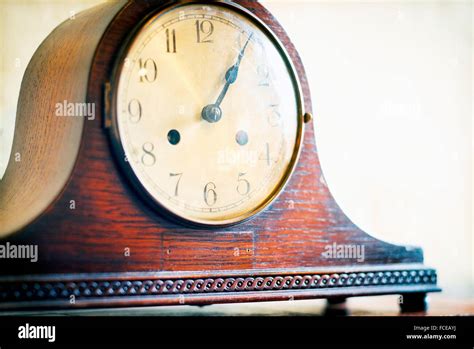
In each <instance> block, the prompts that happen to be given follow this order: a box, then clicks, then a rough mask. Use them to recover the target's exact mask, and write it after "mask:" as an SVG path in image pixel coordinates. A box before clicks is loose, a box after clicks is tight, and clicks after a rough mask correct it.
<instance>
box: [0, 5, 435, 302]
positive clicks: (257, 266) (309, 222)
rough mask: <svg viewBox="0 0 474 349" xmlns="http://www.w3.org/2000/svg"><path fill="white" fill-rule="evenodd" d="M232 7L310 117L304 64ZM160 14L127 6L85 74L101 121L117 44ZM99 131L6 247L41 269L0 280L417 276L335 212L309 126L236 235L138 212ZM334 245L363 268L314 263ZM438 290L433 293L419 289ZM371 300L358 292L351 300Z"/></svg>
mask: <svg viewBox="0 0 474 349" xmlns="http://www.w3.org/2000/svg"><path fill="white" fill-rule="evenodd" d="M236 2H237V3H239V4H240V5H242V6H244V7H245V8H247V9H249V10H250V11H251V12H253V13H254V14H256V15H257V16H258V17H259V18H260V19H262V20H263V21H264V22H265V23H266V24H267V25H268V26H269V27H270V28H271V29H272V30H273V32H274V33H276V35H277V36H278V37H279V39H280V40H281V42H282V43H283V44H284V46H285V48H286V50H287V51H288V52H289V54H290V56H291V58H292V60H293V63H294V65H295V67H296V69H297V72H298V75H299V79H300V83H301V86H302V90H303V94H304V108H305V111H307V112H311V111H312V105H311V98H310V91H309V85H308V81H307V79H306V74H305V72H304V68H303V64H302V62H301V60H300V58H299V56H298V53H297V51H296V49H295V47H294V46H293V44H292V43H291V41H290V39H289V38H288V36H287V35H286V33H285V31H284V30H283V28H282V27H281V26H280V25H279V24H278V22H277V21H276V20H275V19H274V18H273V16H272V15H271V14H270V13H269V12H268V11H267V10H266V9H265V8H264V7H263V6H262V5H261V4H259V3H258V2H256V1H236ZM163 5H164V3H163V2H160V1H140V2H138V1H137V2H129V3H128V4H127V5H126V6H125V7H124V8H123V9H122V11H120V13H119V14H118V15H117V16H116V17H115V18H114V20H113V21H112V22H111V24H110V25H109V26H108V28H107V30H106V31H105V32H104V35H103V37H102V39H101V41H100V44H99V46H98V48H97V50H96V51H95V56H94V58H93V60H92V63H91V66H90V76H89V83H88V89H87V90H88V93H87V101H88V102H91V103H95V104H96V108H97V109H96V110H97V112H98V115H101V114H102V113H101V111H103V110H104V103H103V102H104V92H103V91H104V84H105V83H106V82H107V81H109V80H110V77H111V73H112V72H111V69H112V67H113V64H114V60H115V58H116V57H117V55H118V52H119V49H120V43H122V42H124V40H125V38H126V37H127V35H128V34H129V33H130V32H131V31H132V30H133V28H134V27H135V26H136V24H137V23H138V22H139V21H140V20H141V19H143V18H144V17H146V16H147V15H149V14H150V13H151V12H153V11H155V10H156V9H157V8H159V7H160V6H163ZM57 30H60V28H59V29H57ZM49 54H54V52H50V53H49ZM103 122H104V120H103V119H102V117H99V118H96V120H94V121H86V122H85V123H84V130H83V136H82V144H81V148H80V151H79V154H78V157H77V161H76V166H75V168H74V170H73V172H72V174H71V176H70V179H69V182H68V183H67V185H66V187H65V188H64V190H63V192H62V194H61V195H60V196H59V197H58V198H57V199H56V201H55V202H54V203H52V204H51V205H50V206H49V208H48V209H47V211H46V212H45V213H44V214H43V215H42V216H41V217H40V218H39V219H37V220H36V221H35V222H34V223H32V224H30V225H28V226H27V227H26V228H24V229H22V230H21V231H19V232H17V233H16V234H15V235H13V236H11V237H10V238H9V239H8V241H10V242H11V243H16V244H22V243H28V244H31V243H34V244H38V245H39V253H40V260H39V262H38V263H34V264H29V265H28V266H27V267H25V264H24V262H16V261H1V263H2V266H3V267H2V268H0V275H27V274H29V277H31V275H33V276H35V275H45V274H54V273H59V274H65V273H113V274H114V275H115V276H119V275H120V273H130V272H155V273H167V272H183V271H186V272H190V273H191V275H193V273H194V274H195V275H199V273H202V272H206V273H210V275H212V273H213V271H214V272H216V273H219V272H221V271H223V270H235V271H245V272H246V273H248V275H253V274H255V273H257V271H262V270H264V271H265V272H266V273H272V271H278V270H282V269H284V270H292V271H294V272H298V271H307V270H308V269H310V270H313V271H318V270H322V269H324V268H327V267H338V268H340V267H342V268H345V267H350V268H353V267H354V266H356V267H360V268H363V267H367V266H374V265H378V266H386V265H390V264H400V265H408V264H410V265H415V266H418V267H419V266H420V265H421V263H422V262H423V255H422V251H421V249H420V248H407V247H404V246H395V245H391V244H388V243H385V242H382V241H379V240H377V239H374V238H373V237H371V236H370V235H368V234H366V233H364V232H363V231H361V230H360V229H359V228H358V227H356V226H355V225H354V224H353V223H352V222H351V221H350V219H349V218H348V217H347V216H346V215H345V214H344V213H343V212H342V211H341V209H340V208H339V206H338V205H337V203H336V202H335V200H334V199H333V197H332V196H331V194H330V191H329V189H328V188H327V186H326V184H325V181H324V179H323V175H322V171H321V166H320V162H319V158H318V153H317V150H316V145H315V140H314V131H313V125H312V124H311V123H310V124H307V125H306V127H305V133H304V144H303V148H302V152H301V156H300V160H299V162H298V164H297V167H296V170H295V172H294V174H293V176H292V178H291V179H290V181H289V183H288V185H287V187H286V189H285V190H284V192H283V193H282V194H281V195H280V197H279V198H278V199H277V200H276V201H275V202H274V203H273V204H272V205H271V207H269V208H268V209H267V210H266V211H264V212H262V213H261V214H259V215H258V216H257V217H255V218H254V219H252V220H250V221H248V222H245V223H242V224H239V225H237V226H234V227H230V228H224V229H217V230H216V229H208V230H206V229H192V228H188V227H184V226H181V225H179V224H177V223H173V222H171V221H169V220H167V219H166V218H164V217H162V216H160V215H158V214H157V213H156V211H154V210H152V209H151V208H149V207H148V206H147V205H146V204H144V202H143V200H142V199H141V198H139V197H138V196H137V195H136V193H135V191H134V190H133V189H132V188H131V186H130V185H129V183H128V181H127V180H126V179H125V177H124V175H123V174H122V173H121V171H120V169H119V166H118V165H117V164H116V163H115V161H114V157H113V154H112V149H111V146H110V143H109V139H108V137H107V133H106V132H105V130H104V128H103ZM70 200H75V203H76V208H75V209H74V210H71V209H70V208H69V203H70ZM2 241H3V240H2ZM334 242H336V243H338V244H353V245H354V244H355V245H363V246H364V248H365V258H364V260H363V261H360V262H355V261H354V260H353V259H327V258H324V257H323V256H322V255H321V253H322V252H324V251H325V246H327V245H330V244H333V243H334ZM126 251H128V252H129V253H128V254H127V253H126ZM382 269H383V268H382ZM20 279H21V278H20ZM435 289H436V286H435V285H433V284H431V285H429V287H426V288H424V290H435ZM399 290H400V291H402V289H401V288H400V289H399ZM417 290H419V289H417ZM396 291H397V287H396V286H393V287H392V288H390V289H385V291H383V290H381V291H376V292H375V293H377V292H381V293H393V292H396ZM279 292H282V293H281V294H280V293H277V294H275V295H273V296H270V295H267V296H265V295H262V296H258V297H257V296H255V295H254V298H252V299H254V300H255V299H267V300H269V299H274V300H275V299H281V297H284V296H283V294H284V292H285V291H279ZM302 292H303V291H302ZM325 292H326V293H325ZM327 292H329V293H327ZM349 293H350V292H349ZM368 293H370V292H369V291H365V292H364V291H357V292H355V293H354V295H357V294H368ZM328 294H330V291H324V292H323V293H320V294H319V295H318V294H316V293H314V292H309V291H305V292H303V293H301V297H302V298H308V297H318V296H323V297H324V296H327V295H328ZM199 297H204V298H199ZM199 297H198V298H197V300H196V302H197V303H203V302H205V303H209V302H214V301H219V302H221V301H237V300H240V301H242V300H246V299H247V298H248V297H249V296H241V298H239V296H236V295H232V296H229V295H227V296H225V295H218V296H217V295H214V296H212V297H210V296H202V295H201V296H199ZM206 297H207V298H206ZM226 297H227V298H226ZM242 297H243V298H242ZM255 297H256V298H255ZM265 297H266V298H265ZM175 300H176V299H175ZM160 302H162V303H163V304H166V303H170V302H171V301H170V300H169V299H168V300H162V301H160V300H157V299H154V298H153V299H152V298H150V299H148V300H144V301H143V304H151V303H154V304H156V303H160ZM99 303H100V302H99ZM171 303H172V302H171ZM134 304H136V302H135V303H134ZM160 304H161V303H160Z"/></svg>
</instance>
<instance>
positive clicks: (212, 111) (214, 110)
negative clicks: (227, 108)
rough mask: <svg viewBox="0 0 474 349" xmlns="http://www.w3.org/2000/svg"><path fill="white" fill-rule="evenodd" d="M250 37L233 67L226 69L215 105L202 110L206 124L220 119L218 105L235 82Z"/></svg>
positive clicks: (209, 105) (220, 112) (220, 114)
mask: <svg viewBox="0 0 474 349" xmlns="http://www.w3.org/2000/svg"><path fill="white" fill-rule="evenodd" d="M252 36H253V33H252V34H250V36H249V37H248V39H247V42H246V43H245V45H244V47H242V49H241V50H240V52H239V56H238V57H237V62H236V63H235V64H234V65H233V66H231V67H230V68H229V69H227V72H226V73H225V84H224V87H223V88H222V91H221V93H220V94H219V97H217V100H216V103H214V104H208V105H206V106H205V107H204V108H203V109H202V112H201V117H202V118H203V119H204V120H206V121H208V122H217V121H219V120H220V119H221V116H222V110H221V108H220V105H221V103H222V100H223V99H224V97H225V95H226V94H227V91H228V90H229V86H230V85H231V84H233V83H234V82H235V81H236V80H237V75H238V74H239V67H240V62H241V61H242V58H243V57H244V54H245V49H246V48H247V45H248V43H249V41H250V39H251V38H252Z"/></svg>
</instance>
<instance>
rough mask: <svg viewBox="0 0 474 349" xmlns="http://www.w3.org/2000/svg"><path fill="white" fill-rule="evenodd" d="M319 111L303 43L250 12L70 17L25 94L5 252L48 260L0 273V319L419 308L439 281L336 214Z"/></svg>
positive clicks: (112, 9)
mask: <svg viewBox="0 0 474 349" xmlns="http://www.w3.org/2000/svg"><path fill="white" fill-rule="evenodd" d="M61 106H64V107H63V108H60V107H61ZM69 107H71V108H73V110H75V111H76V113H73V114H78V112H77V111H78V110H79V111H80V110H82V111H91V112H90V113H88V114H87V113H86V114H87V115H74V116H71V115H64V114H65V113H64V109H67V108H69ZM60 110H62V112H61V111H60ZM79 114H81V113H79ZM311 115H312V105H311V99H310V92H309V87H308V82H307V80H306V75H305V72H304V69H303V65H302V63H301V60H300V58H299V56H298V54H297V52H296V50H295V47H294V46H293V44H292V43H291V41H290V39H289V38H288V36H287V35H286V33H285V31H284V30H283V28H282V27H281V26H280V25H279V24H278V23H277V21H276V20H275V19H274V18H273V17H272V15H271V14H270V13H269V12H268V11H267V10H266V9H265V8H264V7H263V6H262V5H261V4H260V3H258V2H256V1H244V0H236V1H157V0H149V1H128V2H126V1H116V2H107V3H104V4H101V5H98V6H96V7H94V8H92V9H90V10H87V11H84V12H81V13H79V14H77V15H75V16H74V18H71V19H69V20H67V21H65V22H64V23H62V24H61V25H60V26H59V27H58V28H56V29H55V30H54V31H53V32H52V33H51V34H50V35H49V36H48V38H47V39H46V40H45V41H44V42H43V43H42V44H41V46H40V47H39V48H38V50H37V52H36V53H35V55H34V56H33V58H32V59H31V62H30V63H29V65H28V68H27V69H26V72H25V75H24V78H23V82H22V86H21V93H20V97H19V102H18V111H17V123H16V129H15V138H14V144H13V151H12V152H13V153H18V154H21V161H15V157H12V159H10V163H9V165H8V168H7V172H6V174H5V176H4V178H3V180H2V181H0V221H1V224H0V237H1V239H2V240H0V242H3V244H4V245H5V244H6V243H8V244H10V245H15V246H25V245H35V246H38V260H37V262H36V263H28V264H25V263H26V262H25V261H24V260H19V259H4V260H2V261H1V263H2V268H1V269H0V274H1V276H0V308H3V309H6V308H24V307H28V308H42V307H49V308H51V307H53V308H54V307H63V308H77V307H103V306H137V305H170V304H198V305H202V304H211V303H220V302H245V301H269V300H288V299H307V298H328V299H329V300H331V301H333V302H340V301H341V300H343V299H345V298H347V297H352V296H362V295H380V294H401V295H403V296H404V298H403V299H404V301H403V302H402V308H403V309H405V310H420V309H424V307H425V295H426V293H427V292H432V291H438V290H439V289H438V287H437V284H436V272H435V270H433V269H430V268H427V267H425V266H424V265H423V255H422V250H421V249H420V248H415V247H407V246H396V245H392V244H388V243H385V242H383V241H380V240H377V239H375V238H373V237H371V236H370V235H368V234H366V233H365V232H363V231H361V230H360V229H359V228H357V227H356V226H355V225H354V224H353V223H352V222H351V221H350V220H349V219H348V217H347V216H346V215H344V213H343V212H342V211H341V209H340V208H339V206H338V205H337V204H336V202H335V200H334V199H333V197H332V196H331V194H330V192H329V189H328V188H327V185H326V183H325V181H324V177H323V174H322V171H321V166H320V163H319V160H318V154H317V151H316V146H315V140H314V133H313V125H312V122H311V120H312V116H311ZM361 251H362V252H363V253H362V254H360V252H361ZM72 299H73V300H74V301H71V300H72Z"/></svg>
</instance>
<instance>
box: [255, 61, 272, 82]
mask: <svg viewBox="0 0 474 349" xmlns="http://www.w3.org/2000/svg"><path fill="white" fill-rule="evenodd" d="M257 75H258V77H259V79H260V80H259V82H258V86H264V87H268V86H270V72H269V71H268V67H267V66H266V65H265V64H261V65H259V66H258V67H257Z"/></svg>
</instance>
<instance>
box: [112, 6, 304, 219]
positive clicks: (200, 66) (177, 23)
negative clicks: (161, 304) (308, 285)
mask: <svg viewBox="0 0 474 349" xmlns="http://www.w3.org/2000/svg"><path fill="white" fill-rule="evenodd" d="M113 95H114V99H113V107H112V109H113V116H112V122H113V128H112V129H113V132H114V137H113V138H114V139H115V142H116V147H118V148H119V149H120V151H119V152H121V154H122V155H123V159H122V161H121V163H122V164H123V165H124V166H125V168H126V172H127V174H128V176H129V177H130V179H131V180H132V182H133V183H134V184H135V185H136V186H137V187H138V188H139V189H140V191H141V192H142V193H144V194H145V197H146V199H147V200H149V201H150V202H152V203H153V204H154V205H155V206H156V207H158V208H160V209H162V211H163V212H164V213H165V214H169V215H171V216H173V217H175V218H180V219H181V220H184V221H187V222H190V223H195V224H199V225H214V226H215V225H229V224H234V223H238V222H240V221H243V220H245V219H247V218H250V217H252V216H253V215H255V214H256V213H258V212H259V211H261V210H262V209H263V208H265V207H266V206H267V205H268V204H269V203H270V202H271V201H272V200H273V199H275V197H276V196H277V195H278V193H279V192H280V191H281V190H282V189H283V187H284V185H285V183H286V181H287V180H288V178H289V176H290V175H291V172H292V169H293V167H294V165H295V163H296V161H297V157H298V152H299V147H300V144H301V137H302V127H303V126H302V111H301V94H300V90H299V85H298V82H297V79H296V76H295V72H294V70H293V67H292V65H291V63H290V60H289V59H288V57H287V55H286V53H285V51H284V49H283V48H282V46H281V45H280V43H279V42H278V40H277V39H276V38H275V37H274V35H273V34H272V33H271V32H270V31H269V30H268V29H267V28H266V27H265V26H264V25H263V24H262V23H260V22H259V20H257V19H256V18H255V17H253V16H252V15H251V14H250V13H247V12H246V11H245V10H243V9H241V8H240V7H236V6H235V5H229V4H224V3H215V4H212V5H200V4H185V5H180V6H177V7H174V8H172V9H170V10H167V11H166V12H161V13H158V14H155V15H154V16H153V17H152V18H151V19H149V20H147V21H146V23H144V24H142V25H141V26H140V27H139V28H138V29H137V31H136V32H135V33H133V35H131V38H130V41H129V43H128V45H127V46H126V49H125V50H124V53H123V55H122V56H121V57H120V60H119V63H118V65H117V67H116V72H115V81H114V93H113Z"/></svg>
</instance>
